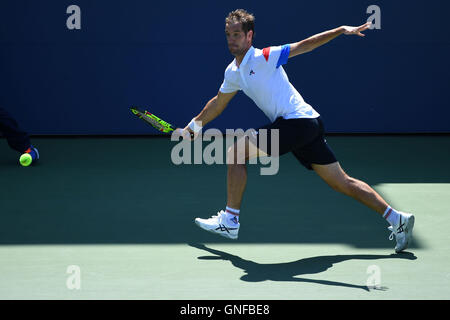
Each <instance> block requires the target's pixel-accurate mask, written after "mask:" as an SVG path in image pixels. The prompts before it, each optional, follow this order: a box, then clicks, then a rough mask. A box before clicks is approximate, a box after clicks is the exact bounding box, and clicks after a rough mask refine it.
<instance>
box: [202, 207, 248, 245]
mask: <svg viewBox="0 0 450 320" xmlns="http://www.w3.org/2000/svg"><path fill="white" fill-rule="evenodd" d="M194 221H195V224H196V225H198V226H199V227H200V228H202V229H203V230H206V231H209V232H212V233H215V234H219V235H221V236H222V237H225V238H229V239H233V240H235V239H237V238H238V232H239V226H240V224H239V223H236V224H232V223H229V222H228V221H227V219H226V213H225V212H224V211H223V210H221V211H219V212H217V215H216V216H212V217H211V218H209V219H201V218H195V220H194Z"/></svg>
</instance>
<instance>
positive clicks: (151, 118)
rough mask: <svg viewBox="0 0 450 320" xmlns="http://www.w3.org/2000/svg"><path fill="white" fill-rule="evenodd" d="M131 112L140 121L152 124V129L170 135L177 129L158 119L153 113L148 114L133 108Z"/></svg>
mask: <svg viewBox="0 0 450 320" xmlns="http://www.w3.org/2000/svg"><path fill="white" fill-rule="evenodd" d="M130 109H131V112H133V114H135V115H136V116H137V117H139V118H140V119H142V120H144V121H145V122H147V123H148V124H150V125H151V126H152V127H154V128H155V129H156V130H158V131H161V132H164V133H170V132H172V131H174V130H175V129H176V128H175V127H174V126H172V125H171V124H170V123H168V122H166V121H164V120H162V119H160V118H158V117H157V116H155V115H154V114H153V113H150V112H148V111H147V110H145V111H141V110H140V109H138V108H136V107H131V108H130Z"/></svg>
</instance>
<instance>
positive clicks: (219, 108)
mask: <svg viewBox="0 0 450 320" xmlns="http://www.w3.org/2000/svg"><path fill="white" fill-rule="evenodd" d="M236 93H237V91H235V92H231V93H223V92H220V91H219V93H218V94H217V95H216V96H215V97H214V98H212V99H211V100H209V101H208V103H206V106H205V107H204V108H203V110H202V111H201V112H200V113H199V114H198V115H197V116H196V117H194V118H193V119H192V121H191V122H190V123H189V124H188V125H187V126H186V127H185V128H184V131H189V132H194V131H196V130H195V129H196V128H198V127H196V126H197V125H201V126H202V127H203V126H205V125H206V124H208V123H209V122H211V121H212V120H214V119H215V118H217V117H218V116H219V115H220V114H221V113H222V112H223V110H225V108H226V107H227V105H228V103H229V102H230V101H231V99H233V97H234V96H235V95H236Z"/></svg>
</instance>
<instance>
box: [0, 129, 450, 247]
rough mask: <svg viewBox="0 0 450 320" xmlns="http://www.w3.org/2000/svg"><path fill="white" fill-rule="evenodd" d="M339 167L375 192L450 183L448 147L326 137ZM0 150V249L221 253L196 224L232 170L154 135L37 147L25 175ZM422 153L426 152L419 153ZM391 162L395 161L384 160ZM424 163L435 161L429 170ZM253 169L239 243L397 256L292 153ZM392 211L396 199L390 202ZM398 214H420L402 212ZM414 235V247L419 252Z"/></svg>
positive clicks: (219, 196)
mask: <svg viewBox="0 0 450 320" xmlns="http://www.w3.org/2000/svg"><path fill="white" fill-rule="evenodd" d="M328 141H329V143H330V145H331V146H332V147H333V149H334V151H335V153H336V155H337V157H338V159H339V160H340V161H341V163H342V166H343V168H344V169H345V170H346V171H347V172H348V173H349V174H350V175H352V176H354V177H355V178H360V179H362V180H364V181H366V182H367V183H369V184H370V185H372V186H374V187H375V188H376V186H377V185H378V184H380V183H411V184H413V183H415V182H420V183H448V182H450V172H447V171H442V170H439V166H432V165H430V163H429V161H430V159H440V160H439V161H440V163H448V162H450V137H448V136H444V137H409V136H408V137H347V136H345V137H330V138H329V139H328ZM0 142H1V145H0V147H1V152H2V153H1V158H2V159H1V160H0V177H1V181H2V182H1V184H0V215H1V223H0V230H1V232H0V245H8V244H110V243H111V244H112V243H117V244H140V243H142V244H147V243H156V244H161V243H169V244H170V243H186V242H202V243H206V242H208V243H211V242H217V243H225V242H228V243H229V241H230V240H227V239H224V238H221V237H218V236H217V235H213V234H210V233H207V232H205V231H203V230H201V229H199V228H198V227H197V226H196V225H195V224H194V219H195V218H196V217H202V218H207V217H210V216H212V215H215V214H216V213H217V211H218V210H221V209H223V208H224V206H225V204H226V172H227V168H226V165H205V164H202V165H175V164H173V163H172V162H171V158H170V155H171V148H172V147H173V143H171V142H170V141H168V139H163V138H156V139H155V138H151V137H122V138H117V137H112V138H108V137H105V138H80V137H74V138H70V137H68V138H55V137H51V138H50V137H49V138H45V137H43V138H35V139H34V140H33V142H34V144H35V145H36V146H38V147H39V151H40V153H41V160H40V162H39V163H38V164H37V165H36V166H34V167H28V168H23V167H20V166H19V165H18V163H17V161H18V160H17V159H18V158H17V154H16V153H14V152H13V151H11V150H10V149H9V148H8V147H7V145H6V142H5V141H4V140H3V141H0ZM417 150H421V152H419V153H417ZM386 155H390V156H389V157H386ZM427 161H428V162H427ZM259 170H260V166H259V165H250V166H249V167H248V182H247V189H246V191H245V194H244V201H243V204H242V207H241V229H240V231H239V240H238V242H237V243H336V244H339V243H342V244H346V245H350V246H354V247H358V248H389V250H393V248H394V246H395V243H394V242H392V241H389V240H388V237H389V234H390V232H389V231H388V230H387V226H388V224H387V222H386V221H384V219H382V218H381V217H380V216H379V215H378V214H377V213H375V212H373V211H371V210H370V209H368V208H366V207H365V206H363V205H362V204H360V203H358V202H356V201H355V200H353V199H350V198H348V197H346V196H344V195H342V194H338V193H336V192H335V191H333V190H331V188H329V187H328V186H327V185H326V184H325V183H324V182H323V181H321V180H320V178H318V176H317V175H316V174H315V173H313V172H311V171H307V170H306V169H304V168H303V167H302V166H301V165H300V164H299V163H298V162H297V160H296V159H295V158H294V157H293V156H292V155H291V154H287V155H285V156H282V157H281V158H280V163H279V172H278V174H276V175H272V176H262V175H260V171H259ZM382 195H383V196H384V197H385V198H386V199H387V200H388V202H390V203H392V204H393V206H394V207H396V206H397V205H398V203H397V200H398V198H396V197H395V196H393V195H391V194H382ZM398 209H399V210H404V211H409V210H411V211H412V212H414V213H416V221H417V223H416V228H420V220H421V217H420V212H416V211H415V210H416V208H412V207H408V206H405V205H403V206H400V207H398ZM421 247H422V244H421V241H420V239H419V238H418V237H417V236H415V237H414V238H413V243H412V244H411V245H410V248H411V249H414V248H421Z"/></svg>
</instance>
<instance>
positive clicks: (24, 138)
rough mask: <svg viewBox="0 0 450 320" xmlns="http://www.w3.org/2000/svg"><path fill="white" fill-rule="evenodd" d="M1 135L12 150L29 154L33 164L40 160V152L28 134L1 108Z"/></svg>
mask: <svg viewBox="0 0 450 320" xmlns="http://www.w3.org/2000/svg"><path fill="white" fill-rule="evenodd" d="M0 133H2V134H3V136H4V137H5V138H6V141H8V145H9V146H10V147H11V149H14V150H16V151H18V152H20V153H21V154H24V153H29V154H30V155H31V158H32V159H33V162H32V163H35V162H36V161H37V160H39V152H38V150H37V149H36V148H35V147H34V146H33V145H32V144H31V141H30V137H29V135H28V133H27V132H25V131H24V130H23V129H22V128H20V126H19V124H18V123H17V121H16V120H15V119H14V118H13V117H12V116H11V114H10V113H9V112H7V111H6V110H5V109H3V108H2V107H0Z"/></svg>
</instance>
